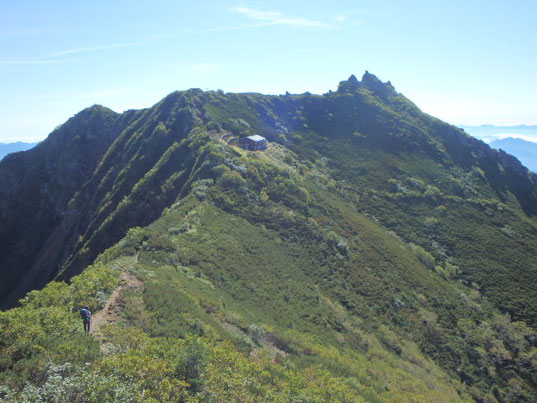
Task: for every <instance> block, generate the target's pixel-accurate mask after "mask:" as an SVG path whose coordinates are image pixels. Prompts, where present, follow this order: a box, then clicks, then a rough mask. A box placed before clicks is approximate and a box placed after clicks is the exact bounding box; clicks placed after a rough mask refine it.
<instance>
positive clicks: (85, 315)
mask: <svg viewBox="0 0 537 403" xmlns="http://www.w3.org/2000/svg"><path fill="white" fill-rule="evenodd" d="M80 316H82V320H83V321H84V331H85V332H86V333H89V331H90V323H91V312H90V310H89V308H88V307H87V306H85V307H84V308H82V309H81V310H80Z"/></svg>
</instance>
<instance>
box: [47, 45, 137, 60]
mask: <svg viewBox="0 0 537 403" xmlns="http://www.w3.org/2000/svg"><path fill="white" fill-rule="evenodd" d="M143 44H144V42H143V41H140V42H123V43H112V44H108V45H98V46H87V47H80V48H72V49H64V50H59V51H57V52H54V53H52V54H50V55H48V57H61V56H66V55H72V54H74V53H86V52H95V51H98V50H106V49H117V48H130V47H134V46H140V45H143Z"/></svg>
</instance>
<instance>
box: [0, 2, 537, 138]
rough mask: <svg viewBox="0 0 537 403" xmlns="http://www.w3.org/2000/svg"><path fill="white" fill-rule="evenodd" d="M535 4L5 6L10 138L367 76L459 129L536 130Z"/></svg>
mask: <svg viewBox="0 0 537 403" xmlns="http://www.w3.org/2000/svg"><path fill="white" fill-rule="evenodd" d="M536 15H537V1H535V0H528V1H524V0H512V1H509V2H507V1H503V0H502V1H497V0H488V1H482V0H465V1H459V0H452V1H449V2H448V1H442V2H440V1H434V2H433V1H430V0H429V1H418V0H407V1H377V2H371V1H360V0H353V1H350V0H348V1H347V0H333V1H330V2H324V1H322V2H321V1H312V0H310V1H292V2H291V1H278V0H274V1H250V2H235V1H223V0H220V1H210V0H208V1H204V0H198V1H192V0H184V1H159V0H154V1H151V2H145V1H144V2H141V1H134V0H130V1H123V0H114V1H100V0H94V1H91V2H74V1H54V0H51V1H48V2H45V1H32V0H25V1H9V0H0V77H1V79H0V142H1V141H4V142H7V141H16V140H23V141H24V140H26V141H30V140H40V139H43V138H44V137H46V135H47V134H48V133H49V132H50V131H52V129H53V128H54V127H55V126H56V125H58V124H60V123H62V122H64V121H65V120H67V119H68V118H69V117H70V116H72V115H74V114H75V113H76V112H78V111H80V110H81V109H83V108H85V107H87V106H90V105H92V104H96V103H97V104H102V105H105V106H108V107H110V108H112V109H113V110H116V111H118V112H120V111H123V110H126V109H132V108H143V107H149V106H151V105H153V104H154V103H156V102H157V101H158V100H160V99H161V98H163V97H164V96H165V95H167V94H168V93H170V92H172V91H174V90H182V89H188V88H192V87H197V88H202V89H223V90H225V91H228V92H243V91H256V92H262V93H270V94H280V93H284V92H285V91H289V92H291V93H301V92H305V91H310V92H313V93H324V92H327V91H328V90H335V89H336V88H337V84H338V82H339V81H341V80H343V79H346V78H347V77H348V76H349V75H350V74H353V73H354V74H355V75H357V76H358V78H360V76H361V75H362V74H363V72H364V71H365V70H368V71H369V72H371V73H373V74H376V75H377V76H378V77H379V78H380V79H381V80H383V81H387V80H390V81H391V82H392V84H393V85H394V86H395V88H396V89H397V90H398V91H399V92H402V93H403V94H404V95H406V96H407V97H408V98H410V99H411V100H412V101H414V102H415V103H416V104H417V105H418V106H419V107H420V108H421V109H422V110H424V111H425V112H427V113H430V114H432V115H434V116H437V117H439V118H441V119H443V120H445V121H448V122H450V123H453V124H481V123H492V124H518V123H525V124H537V75H536V72H537V51H536V49H537V24H536V23H535V18H536Z"/></svg>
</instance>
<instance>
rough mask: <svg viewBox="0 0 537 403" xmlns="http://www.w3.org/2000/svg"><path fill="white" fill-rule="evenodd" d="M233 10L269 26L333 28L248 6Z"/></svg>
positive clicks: (320, 23) (317, 22) (322, 22)
mask: <svg viewBox="0 0 537 403" xmlns="http://www.w3.org/2000/svg"><path fill="white" fill-rule="evenodd" d="M231 10H232V11H234V12H236V13H239V14H242V15H244V16H245V17H248V18H250V19H252V20H256V21H265V22H266V23H267V25H288V26H292V27H296V28H321V29H331V28H332V27H331V26H330V25H329V24H327V23H326V22H324V21H319V20H310V19H307V18H303V17H293V16H286V15H284V14H283V13H281V12H279V11H263V10H259V9H255V8H251V7H246V6H237V7H233V8H232V9H231Z"/></svg>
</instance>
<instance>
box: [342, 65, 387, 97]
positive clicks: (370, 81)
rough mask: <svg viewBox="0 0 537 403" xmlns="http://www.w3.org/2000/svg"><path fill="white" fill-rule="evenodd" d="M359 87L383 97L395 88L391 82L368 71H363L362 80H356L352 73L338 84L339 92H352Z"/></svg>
mask: <svg viewBox="0 0 537 403" xmlns="http://www.w3.org/2000/svg"><path fill="white" fill-rule="evenodd" d="M359 88H365V89H368V90H370V91H373V92H374V93H376V94H377V95H379V96H381V97H384V96H387V95H390V94H395V89H394V88H393V86H392V84H391V82H389V81H388V82H386V83H383V82H382V81H381V80H379V79H378V77H377V76H376V75H374V74H371V73H370V72H369V71H367V70H366V71H365V73H364V75H363V76H362V81H358V79H357V78H356V76H355V75H354V74H351V76H350V77H349V78H348V79H347V80H345V81H341V82H340V83H339V86H338V90H337V91H338V92H339V93H352V92H355V91H356V90H357V89H359Z"/></svg>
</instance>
